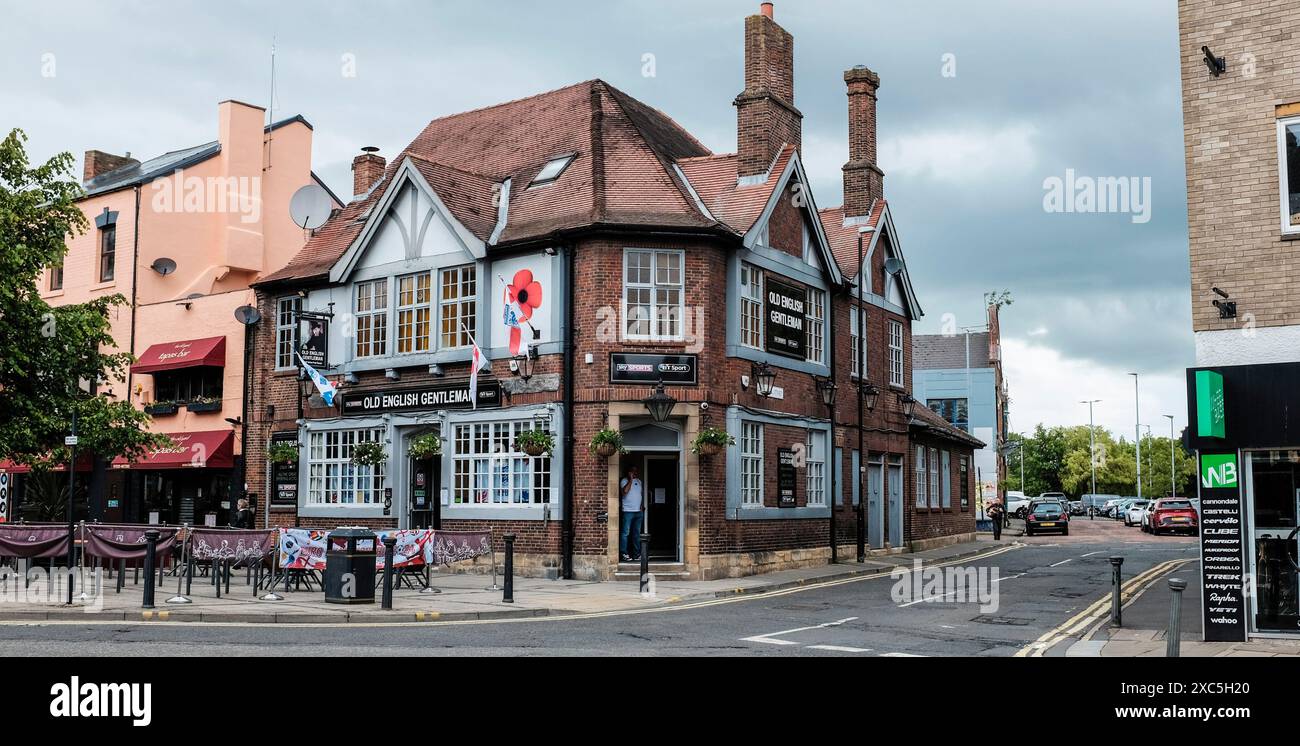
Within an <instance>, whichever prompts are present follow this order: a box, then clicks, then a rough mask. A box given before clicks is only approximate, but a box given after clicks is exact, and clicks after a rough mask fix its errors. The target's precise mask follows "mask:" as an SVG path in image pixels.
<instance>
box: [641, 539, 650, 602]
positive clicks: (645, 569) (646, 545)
mask: <svg viewBox="0 0 1300 746" xmlns="http://www.w3.org/2000/svg"><path fill="white" fill-rule="evenodd" d="M649 587H650V534H648V533H646V532H645V531H642V532H641V592H642V593H645V592H646V589H647V588H649Z"/></svg>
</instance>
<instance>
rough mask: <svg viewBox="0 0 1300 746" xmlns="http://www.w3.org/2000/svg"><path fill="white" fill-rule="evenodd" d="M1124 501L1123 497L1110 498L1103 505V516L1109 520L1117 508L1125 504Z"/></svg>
mask: <svg viewBox="0 0 1300 746" xmlns="http://www.w3.org/2000/svg"><path fill="white" fill-rule="evenodd" d="M1123 500H1124V498H1122V497H1112V498H1108V499H1107V500H1106V502H1104V503H1102V504H1101V514H1102V515H1104V516H1106V517H1108V518H1109V517H1110V516H1111V515H1112V514H1113V513H1114V512H1115V506H1116V505H1118V504H1120V503H1121V502H1123Z"/></svg>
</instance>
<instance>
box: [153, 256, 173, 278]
mask: <svg viewBox="0 0 1300 746" xmlns="http://www.w3.org/2000/svg"><path fill="white" fill-rule="evenodd" d="M149 269H152V270H153V271H155V272H157V273H158V274H160V275H162V276H163V277H166V276H167V275H170V274H171V273H172V272H175V271H176V262H173V261H172V260H170V259H168V258H167V257H165V256H160V257H158V258H157V259H155V260H153V264H150V265H149Z"/></svg>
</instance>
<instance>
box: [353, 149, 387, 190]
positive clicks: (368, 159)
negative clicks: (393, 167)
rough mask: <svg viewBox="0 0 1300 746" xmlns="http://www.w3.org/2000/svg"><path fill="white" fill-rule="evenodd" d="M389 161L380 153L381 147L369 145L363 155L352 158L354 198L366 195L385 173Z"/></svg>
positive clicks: (362, 152) (363, 150)
mask: <svg viewBox="0 0 1300 746" xmlns="http://www.w3.org/2000/svg"><path fill="white" fill-rule="evenodd" d="M387 165H388V161H386V160H385V159H384V157H383V156H382V155H379V148H376V147H373V146H367V147H364V148H362V149H361V155H359V156H357V157H356V158H353V159H352V198H353V199H357V198H358V197H364V196H365V195H366V194H367V193H368V192H369V191H370V190H371V189H372V188H373V187H374V186H375V183H376V182H378V181H379V179H380V178H381V177H383V175H384V167H385V166H387Z"/></svg>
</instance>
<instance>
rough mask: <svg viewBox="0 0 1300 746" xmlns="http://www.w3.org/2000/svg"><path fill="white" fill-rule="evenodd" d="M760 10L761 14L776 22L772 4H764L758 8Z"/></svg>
mask: <svg viewBox="0 0 1300 746" xmlns="http://www.w3.org/2000/svg"><path fill="white" fill-rule="evenodd" d="M758 10H759V12H760V13H762V14H763V15H765V16H767V17H768V18H772V19H773V20H776V19H775V17H774V16H773V15H772V4H771V3H763V4H762V5H760V6H758Z"/></svg>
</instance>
